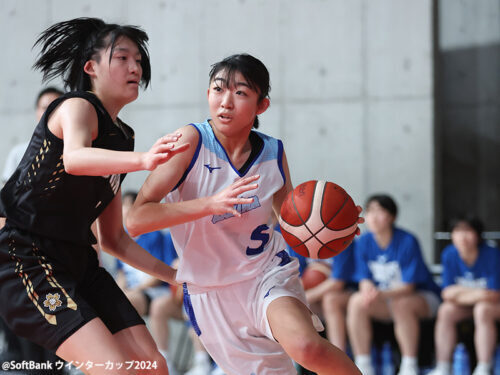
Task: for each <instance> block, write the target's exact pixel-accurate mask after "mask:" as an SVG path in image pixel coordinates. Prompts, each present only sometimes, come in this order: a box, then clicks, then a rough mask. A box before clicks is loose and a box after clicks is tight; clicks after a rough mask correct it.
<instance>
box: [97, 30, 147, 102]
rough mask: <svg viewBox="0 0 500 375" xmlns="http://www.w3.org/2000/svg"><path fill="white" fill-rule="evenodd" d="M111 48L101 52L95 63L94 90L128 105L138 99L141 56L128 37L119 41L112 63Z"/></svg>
mask: <svg viewBox="0 0 500 375" xmlns="http://www.w3.org/2000/svg"><path fill="white" fill-rule="evenodd" d="M110 53H111V46H109V47H108V48H107V49H106V50H102V51H101V52H100V58H99V61H95V60H91V62H93V69H94V72H95V79H94V80H93V89H94V91H96V92H97V93H101V94H103V95H106V96H109V97H110V98H113V99H114V100H116V101H117V102H120V103H123V104H127V103H130V102H131V101H134V100H135V99H137V96H138V95H139V83H140V82H141V77H142V66H141V54H140V52H139V49H138V48H137V45H136V44H135V43H134V42H133V41H131V40H130V39H128V38H126V37H121V38H119V39H118V40H117V42H116V44H115V48H114V50H113V54H112V56H111V62H110V60H109V56H110Z"/></svg>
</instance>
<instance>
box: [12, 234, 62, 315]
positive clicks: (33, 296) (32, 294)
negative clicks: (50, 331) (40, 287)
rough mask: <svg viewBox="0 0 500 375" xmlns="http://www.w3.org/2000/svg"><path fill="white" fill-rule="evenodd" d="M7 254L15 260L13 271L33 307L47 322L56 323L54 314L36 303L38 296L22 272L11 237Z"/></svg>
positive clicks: (21, 265)
mask: <svg viewBox="0 0 500 375" xmlns="http://www.w3.org/2000/svg"><path fill="white" fill-rule="evenodd" d="M9 254H10V257H11V259H12V260H14V261H15V262H16V268H15V272H16V273H17V275H18V276H19V277H20V278H21V280H22V281H23V284H24V286H25V288H26V294H27V295H28V298H29V299H30V300H31V302H33V304H34V305H35V307H36V308H37V309H38V311H40V314H42V316H43V317H44V318H45V319H46V320H47V322H49V323H50V324H52V325H57V319H56V316H55V315H52V314H47V313H45V311H44V310H43V308H42V306H40V304H39V303H38V301H39V299H40V297H39V296H38V294H37V293H36V292H35V289H34V288H33V283H32V282H31V280H30V278H29V276H28V274H27V273H25V272H24V269H23V264H22V262H21V259H19V257H18V256H17V255H16V244H15V241H14V240H13V239H12V238H11V239H10V242H9Z"/></svg>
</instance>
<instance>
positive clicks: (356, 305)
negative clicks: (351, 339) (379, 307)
mask: <svg viewBox="0 0 500 375" xmlns="http://www.w3.org/2000/svg"><path fill="white" fill-rule="evenodd" d="M363 310H365V307H364V305H363V295H362V294H361V293H359V292H357V293H354V294H353V295H352V297H351V298H350V299H349V303H348V304H347V316H348V319H349V317H351V318H353V317H354V316H356V315H358V314H359V313H360V312H362V311H363Z"/></svg>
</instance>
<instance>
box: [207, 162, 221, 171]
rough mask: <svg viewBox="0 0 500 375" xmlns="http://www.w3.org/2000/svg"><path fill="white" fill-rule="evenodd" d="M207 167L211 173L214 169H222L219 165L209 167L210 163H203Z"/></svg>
mask: <svg viewBox="0 0 500 375" xmlns="http://www.w3.org/2000/svg"><path fill="white" fill-rule="evenodd" d="M204 166H205V167H207V169H208V171H209V172H210V173H212V172H213V171H214V170H215V169H222V168H221V167H211V166H210V164H204Z"/></svg>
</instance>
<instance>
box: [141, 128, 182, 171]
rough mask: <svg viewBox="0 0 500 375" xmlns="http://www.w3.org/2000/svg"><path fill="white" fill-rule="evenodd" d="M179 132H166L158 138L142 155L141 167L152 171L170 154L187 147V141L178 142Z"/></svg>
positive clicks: (169, 156)
mask: <svg viewBox="0 0 500 375" xmlns="http://www.w3.org/2000/svg"><path fill="white" fill-rule="evenodd" d="M180 137H181V134H180V133H175V134H167V135H164V136H163V137H161V138H159V139H158V140H157V141H156V142H155V143H154V145H153V146H152V147H151V149H150V150H149V151H148V152H145V153H144V154H143V156H142V163H143V169H145V170H148V171H152V170H153V169H155V168H156V167H157V166H158V165H160V164H163V163H165V162H166V161H167V160H169V159H170V158H171V157H172V156H174V155H176V154H178V153H180V152H183V151H185V150H187V149H188V148H189V143H183V144H179V143H178V141H179V138H180Z"/></svg>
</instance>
